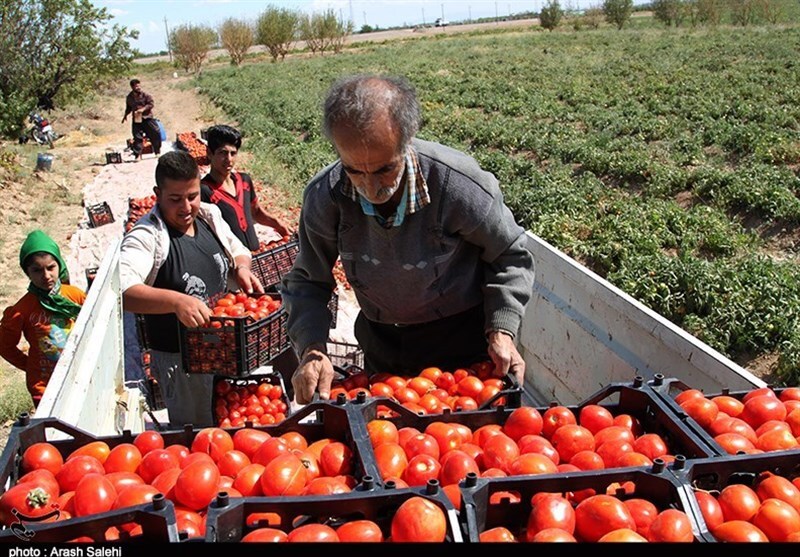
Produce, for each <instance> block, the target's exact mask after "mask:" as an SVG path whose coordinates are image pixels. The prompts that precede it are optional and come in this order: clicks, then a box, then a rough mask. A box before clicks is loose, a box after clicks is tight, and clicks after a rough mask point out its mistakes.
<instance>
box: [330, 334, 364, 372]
mask: <svg viewBox="0 0 800 557" xmlns="http://www.w3.org/2000/svg"><path fill="white" fill-rule="evenodd" d="M327 349H328V358H329V359H330V361H331V363H332V364H333V365H335V366H339V367H347V366H349V365H354V366H358V367H360V368H363V367H364V351H363V350H362V349H361V347H360V346H359V345H358V344H353V343H349V342H338V341H335V340H329V341H328V343H327Z"/></svg>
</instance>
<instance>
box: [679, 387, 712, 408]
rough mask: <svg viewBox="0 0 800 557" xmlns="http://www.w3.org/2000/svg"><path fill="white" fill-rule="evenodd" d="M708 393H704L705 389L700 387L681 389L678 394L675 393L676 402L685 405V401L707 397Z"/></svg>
mask: <svg viewBox="0 0 800 557" xmlns="http://www.w3.org/2000/svg"><path fill="white" fill-rule="evenodd" d="M705 396H706V395H704V394H703V391H701V390H700V389H686V390H685V391H681V392H680V393H678V394H677V395H675V398H674V400H675V402H677V403H678V405H680V406H683V403H684V402H685V401H687V400H689V399H692V398H705Z"/></svg>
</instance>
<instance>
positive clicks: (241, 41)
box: [219, 17, 255, 66]
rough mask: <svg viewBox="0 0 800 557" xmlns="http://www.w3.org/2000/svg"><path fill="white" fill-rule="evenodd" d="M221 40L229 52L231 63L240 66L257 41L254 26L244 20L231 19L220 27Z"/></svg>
mask: <svg viewBox="0 0 800 557" xmlns="http://www.w3.org/2000/svg"><path fill="white" fill-rule="evenodd" d="M219 40H220V42H221V43H222V47H223V48H224V49H225V50H227V51H228V54H229V55H230V57H231V63H232V64H233V65H234V66H238V65H239V64H241V63H242V61H243V60H244V57H245V56H246V55H247V51H248V50H250V47H251V46H253V41H254V40H255V33H254V32H253V26H252V25H251V24H250V23H249V22H247V21H245V20H243V19H236V18H232V17H229V18H228V19H226V20H225V21H223V22H222V24H221V25H220V26H219Z"/></svg>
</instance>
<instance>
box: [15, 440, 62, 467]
mask: <svg viewBox="0 0 800 557" xmlns="http://www.w3.org/2000/svg"><path fill="white" fill-rule="evenodd" d="M63 464H64V457H63V456H61V453H60V452H59V451H58V449H57V448H56V447H55V445H53V444H51V443H48V442H46V441H43V442H40V443H34V444H32V445H31V446H30V447H28V448H27V449H25V452H23V453H22V460H21V461H20V470H22V472H23V473H25V472H30V471H31V470H39V469H40V468H44V469H46V470H50V471H51V472H52V473H53V474H58V471H59V470H61V466H62V465H63Z"/></svg>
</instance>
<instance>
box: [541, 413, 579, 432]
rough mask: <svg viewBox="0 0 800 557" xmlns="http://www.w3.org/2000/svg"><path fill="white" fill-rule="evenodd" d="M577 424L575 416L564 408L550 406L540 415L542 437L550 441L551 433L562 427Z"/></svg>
mask: <svg viewBox="0 0 800 557" xmlns="http://www.w3.org/2000/svg"><path fill="white" fill-rule="evenodd" d="M577 423H578V420H577V418H575V414H573V412H572V410H570V409H569V408H567V407H566V406H561V405H556V406H551V407H550V408H548V409H547V410H545V411H544V414H542V435H543V436H544V437H545V438H546V439H550V438H551V437H552V436H553V433H554V432H555V431H556V430H557V429H558V428H560V427H561V426H562V425H567V424H577Z"/></svg>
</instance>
